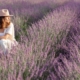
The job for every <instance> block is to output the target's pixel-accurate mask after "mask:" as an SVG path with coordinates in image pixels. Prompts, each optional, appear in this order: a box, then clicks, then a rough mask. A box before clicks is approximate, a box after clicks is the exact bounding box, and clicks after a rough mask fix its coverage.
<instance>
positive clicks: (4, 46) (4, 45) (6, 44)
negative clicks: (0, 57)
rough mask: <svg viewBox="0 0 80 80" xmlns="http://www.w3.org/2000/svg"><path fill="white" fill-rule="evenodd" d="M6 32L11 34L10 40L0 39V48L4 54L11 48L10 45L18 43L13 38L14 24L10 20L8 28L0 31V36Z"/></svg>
mask: <svg viewBox="0 0 80 80" xmlns="http://www.w3.org/2000/svg"><path fill="white" fill-rule="evenodd" d="M6 33H8V34H10V35H12V40H9V39H1V40H0V49H1V50H2V51H3V53H4V54H6V53H7V52H8V51H10V50H11V48H12V46H16V45H18V42H17V41H16V39H15V31H14V25H13V23H12V22H11V23H10V25H9V26H8V28H6V29H5V30H4V32H3V33H0V36H4V35H5V34H6Z"/></svg>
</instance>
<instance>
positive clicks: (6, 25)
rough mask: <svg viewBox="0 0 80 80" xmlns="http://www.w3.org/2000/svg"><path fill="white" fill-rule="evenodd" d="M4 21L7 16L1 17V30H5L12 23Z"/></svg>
mask: <svg viewBox="0 0 80 80" xmlns="http://www.w3.org/2000/svg"><path fill="white" fill-rule="evenodd" d="M3 19H5V16H0V29H4V28H7V27H8V25H9V24H10V22H9V23H8V22H5V21H3Z"/></svg>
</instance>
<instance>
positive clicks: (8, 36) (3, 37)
mask: <svg viewBox="0 0 80 80" xmlns="http://www.w3.org/2000/svg"><path fill="white" fill-rule="evenodd" d="M0 39H10V40H12V36H11V35H10V34H8V33H6V34H5V35H4V36H0Z"/></svg>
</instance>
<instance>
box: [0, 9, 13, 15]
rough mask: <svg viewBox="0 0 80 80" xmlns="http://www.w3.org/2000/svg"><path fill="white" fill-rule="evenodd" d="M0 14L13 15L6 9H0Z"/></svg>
mask: <svg viewBox="0 0 80 80" xmlns="http://www.w3.org/2000/svg"><path fill="white" fill-rule="evenodd" d="M0 16H13V15H10V13H9V10H8V9H1V10H0Z"/></svg>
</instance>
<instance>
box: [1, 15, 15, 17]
mask: <svg viewBox="0 0 80 80" xmlns="http://www.w3.org/2000/svg"><path fill="white" fill-rule="evenodd" d="M2 16H4V17H7V16H14V15H2ZM0 17H1V15H0Z"/></svg>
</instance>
